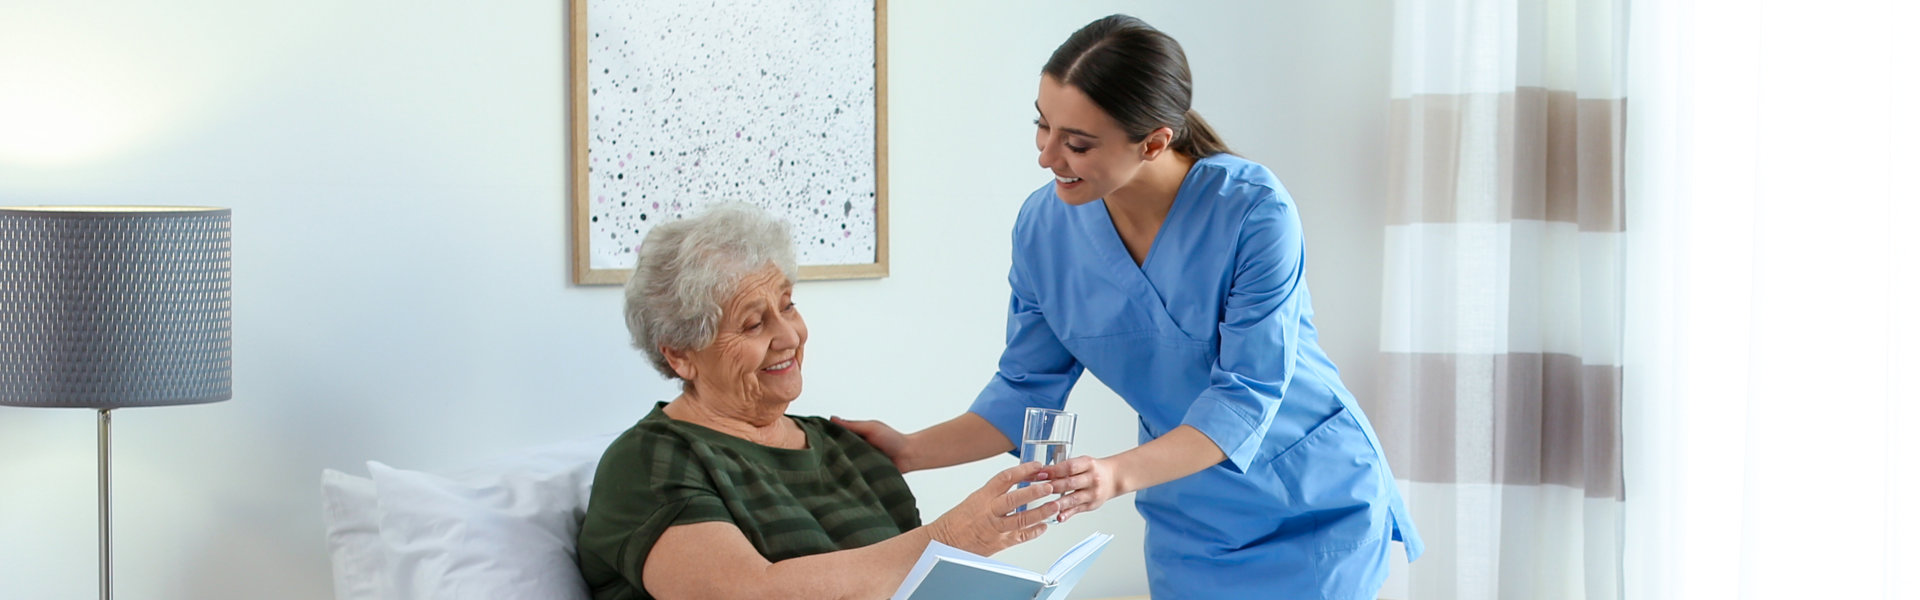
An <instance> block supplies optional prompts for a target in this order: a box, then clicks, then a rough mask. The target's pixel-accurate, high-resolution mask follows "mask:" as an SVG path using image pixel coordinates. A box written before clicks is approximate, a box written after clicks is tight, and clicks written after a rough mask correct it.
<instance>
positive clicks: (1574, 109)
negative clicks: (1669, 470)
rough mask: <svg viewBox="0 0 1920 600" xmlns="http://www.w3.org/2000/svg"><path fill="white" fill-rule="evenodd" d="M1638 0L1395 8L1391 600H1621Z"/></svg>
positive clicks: (1386, 378)
mask: <svg viewBox="0 0 1920 600" xmlns="http://www.w3.org/2000/svg"><path fill="white" fill-rule="evenodd" d="M1626 25H1627V23H1626V6H1625V0H1400V1H1399V2H1397V3H1396V4H1395V23H1394V40H1393V99H1392V103H1391V108H1390V110H1391V122H1390V135H1391V136H1392V138H1391V142H1390V144H1389V148H1390V152H1391V155H1390V164H1389V171H1388V173H1387V175H1388V177H1389V178H1390V186H1389V187H1390V190H1391V191H1390V194H1391V195H1390V197H1389V198H1388V210H1387V213H1388V218H1387V225H1386V242H1385V244H1386V248H1385V256H1386V265H1385V269H1384V282H1383V293H1384V297H1383V301H1382V306H1383V308H1382V314H1381V340H1380V345H1381V350H1382V360H1383V362H1382V365H1381V369H1380V372H1381V374H1382V375H1381V376H1382V381H1381V384H1382V385H1381V386H1380V388H1379V389H1380V391H1381V394H1380V397H1377V398H1368V399H1363V402H1364V403H1365V404H1366V406H1365V409H1366V410H1367V413H1368V414H1369V415H1370V416H1372V417H1373V419H1374V422H1375V425H1376V428H1377V430H1378V431H1379V433H1380V438H1381V444H1382V446H1383V447H1384V449H1385V450H1386V452H1387V455H1388V459H1389V461H1390V463H1391V464H1392V465H1393V468H1394V469H1395V475H1396V477H1398V478H1400V482H1399V483H1400V486H1401V489H1402V490H1403V492H1404V493H1405V494H1406V497H1407V503H1408V505H1409V506H1410V509H1411V512H1412V514H1413V517H1414V520H1415V522H1416V523H1417V525H1418V527H1419V529H1420V532H1421V534H1422V535H1423V536H1425V539H1426V542H1427V554H1426V556H1425V557H1423V558H1421V559H1420V560H1419V561H1418V562H1416V563H1414V564H1413V565H1411V567H1410V568H1407V569H1403V570H1401V571H1400V572H1397V573H1396V574H1395V576H1394V578H1393V579H1390V580H1389V585H1388V587H1387V588H1386V589H1384V590H1383V591H1382V596H1383V597H1389V598H1406V599H1408V600H1452V599H1489V600H1491V599H1504V598H1512V599H1526V600H1539V599H1557V598H1573V599H1581V598H1606V599H1612V598H1618V597H1619V596H1620V553H1621V536H1622V532H1621V519H1622V510H1623V509H1622V503H1623V500H1624V499H1625V498H1628V497H1629V496H1627V493H1626V492H1627V490H1625V489H1623V486H1622V477H1621V432H1620V425H1619V423H1620V420H1619V419H1620V400H1621V381H1622V367H1621V364H1622V361H1621V341H1622V338H1623V331H1622V327H1623V326H1622V321H1621V312H1622V310H1623V307H1624V297H1623V284H1622V281H1623V279H1622V271H1621V269H1622V263H1623V256H1624V254H1623V248H1622V236H1623V235H1624V231H1625V224H1626V219H1625V213H1624V211H1623V204H1622V200H1621V196H1622V164H1623V160H1622V149H1623V144H1622V135H1623V131H1624V123H1623V119H1624V113H1625V100H1624V98H1623V90H1624V87H1625V85H1624V82H1625V74H1624V67H1625V61H1624V52H1625V49H1626V46H1625V43H1626Z"/></svg>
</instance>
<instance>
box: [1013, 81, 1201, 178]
mask: <svg viewBox="0 0 1920 600" xmlns="http://www.w3.org/2000/svg"><path fill="white" fill-rule="evenodd" d="M1033 106H1034V109H1036V110H1038V111H1039V112H1040V116H1039V118H1038V119H1035V120H1034V126H1035V127H1034V134H1033V136H1034V137H1033V141H1034V146H1036V147H1037V148H1038V149H1039V150H1040V167H1041V168H1044V169H1047V170H1049V171H1052V172H1053V177H1054V179H1053V190H1054V192H1055V193H1056V194H1058V195H1059V196H1060V200H1061V201H1064V202H1066V203H1067V204H1070V205H1074V206H1079V205H1082V204H1086V203H1088V202H1092V201H1094V200H1098V199H1101V198H1106V197H1109V196H1111V195H1113V193H1114V192H1115V191H1120V190H1125V189H1126V188H1127V186H1128V185H1131V184H1133V183H1134V181H1135V179H1136V178H1137V176H1138V175H1139V174H1140V169H1141V166H1142V165H1145V164H1146V163H1147V161H1149V160H1152V159H1153V158H1154V157H1156V156H1158V155H1159V154H1160V153H1162V152H1164V151H1165V150H1166V147H1167V144H1168V143H1170V142H1171V141H1172V138H1173V131H1172V130H1171V129H1169V128H1166V127H1162V128H1159V129H1155V130H1153V131H1152V132H1150V133H1148V134H1147V136H1146V137H1145V138H1144V139H1142V140H1139V141H1133V140H1130V139H1128V137H1129V136H1128V135H1127V133H1126V131H1124V130H1122V129H1121V128H1120V124H1119V123H1118V122H1116V121H1114V120H1113V117H1112V116H1110V115H1108V114H1107V113H1106V111H1103V110H1100V107H1099V105H1096V104H1094V103H1093V100H1092V99H1090V98H1088V97H1087V94H1086V93H1085V92H1082V91H1080V88H1077V87H1074V86H1071V85H1067V84H1063V83H1060V81H1059V80H1056V79H1054V78H1053V76H1051V75H1041V76H1040V96H1039V99H1037V100H1035V101H1034V103H1033Z"/></svg>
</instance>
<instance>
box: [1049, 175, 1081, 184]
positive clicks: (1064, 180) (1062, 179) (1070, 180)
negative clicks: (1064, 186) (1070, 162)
mask: <svg viewBox="0 0 1920 600" xmlns="http://www.w3.org/2000/svg"><path fill="white" fill-rule="evenodd" d="M1053 180H1054V181H1058V182H1060V183H1074V182H1077V181H1080V178H1079V177H1061V176H1059V175H1055V176H1053Z"/></svg>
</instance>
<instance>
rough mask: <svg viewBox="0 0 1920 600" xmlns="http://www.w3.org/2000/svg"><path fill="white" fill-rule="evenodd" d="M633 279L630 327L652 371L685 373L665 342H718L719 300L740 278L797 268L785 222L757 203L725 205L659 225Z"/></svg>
mask: <svg viewBox="0 0 1920 600" xmlns="http://www.w3.org/2000/svg"><path fill="white" fill-rule="evenodd" d="M638 254H639V257H638V258H637V259H636V260H635V261H634V266H633V275H632V276H630V277H628V278H627V303H626V313H627V332H628V333H630V334H632V336H633V346H634V347H635V348H639V349H640V350H641V351H643V352H646V353H647V360H649V361H652V362H653V368H654V370H657V371H659V372H660V374H661V375H664V376H666V377H667V378H668V379H679V378H680V375H679V374H678V373H675V372H673V367H672V366H671V365H669V364H667V356H666V354H664V353H662V352H661V351H660V348H661V347H663V346H664V347H667V348H672V349H675V350H689V351H691V350H699V349H701V348H705V347H707V345H708V344H712V343H713V336H714V334H715V332H716V331H718V328H719V323H720V305H721V303H723V302H726V301H727V300H728V299H730V298H732V297H733V295H734V294H735V293H737V292H738V291H739V289H738V288H739V283H740V279H741V277H742V276H745V275H748V274H750V273H753V272H755V271H759V270H761V269H764V268H766V267H767V266H768V265H772V266H775V267H778V268H779V269H780V272H781V273H784V274H786V276H787V281H789V282H792V281H794V280H795V279H796V278H797V277H798V274H799V267H798V266H796V265H795V262H794V253H793V238H792V237H790V236H789V235H788V234H787V225H786V224H785V223H782V222H781V221H780V220H779V219H776V218H774V217H773V215H770V214H767V212H766V211H764V210H761V209H760V208H758V207H755V206H751V205H747V204H740V203H726V204H720V205H716V206H714V207H712V208H710V209H708V210H707V211H706V212H703V213H701V214H700V215H699V216H696V217H691V218H686V219H681V220H678V221H669V222H666V223H661V224H660V225H657V226H655V227H654V228H653V230H652V231H648V232H647V237H646V239H644V240H641V242H640V249H639V251H638Z"/></svg>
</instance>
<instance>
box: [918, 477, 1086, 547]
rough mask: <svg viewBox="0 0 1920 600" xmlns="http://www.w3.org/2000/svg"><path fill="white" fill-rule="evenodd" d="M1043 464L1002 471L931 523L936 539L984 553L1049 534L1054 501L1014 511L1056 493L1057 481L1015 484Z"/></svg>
mask: <svg viewBox="0 0 1920 600" xmlns="http://www.w3.org/2000/svg"><path fill="white" fill-rule="evenodd" d="M1039 471H1040V465H1039V463H1026V464H1021V465H1016V466H1014V467H1013V468H1010V469H1007V470H1005V471H1001V472H1000V473H999V474H997V475H994V476H993V479H990V480H988V481H987V484H986V485H984V486H981V487H980V489H979V490H976V491H974V492H973V493H972V494H970V495H968V496H967V499H965V500H962V501H960V505H959V506H955V507H953V510H949V511H947V514H944V515H940V518H938V519H935V520H934V521H933V523H932V524H930V525H928V526H927V528H928V530H929V532H931V533H932V534H933V539H935V540H939V541H940V543H942V544H946V545H948V546H953V547H955V548H959V549H961V550H966V551H968V552H972V553H974V554H979V555H982V556H992V555H993V553H995V552H999V551H1001V550H1005V549H1007V548H1010V547H1012V546H1014V545H1016V544H1020V543H1022V542H1027V541H1030V540H1032V539H1034V538H1037V537H1040V534H1042V533H1046V531H1047V526H1046V524H1045V521H1046V520H1047V518H1048V517H1051V516H1053V514H1054V511H1055V508H1054V504H1055V503H1053V502H1048V503H1046V504H1044V505H1041V506H1040V507H1039V508H1035V509H1030V510H1026V511H1022V512H1014V510H1015V509H1017V508H1019V507H1020V506H1022V505H1024V504H1026V503H1028V502H1033V501H1035V500H1039V499H1041V498H1045V497H1047V495H1048V494H1052V493H1053V489H1054V486H1053V484H1050V483H1047V482H1044V481H1043V482H1039V483H1034V484H1032V485H1028V486H1026V487H1023V488H1016V489H1012V490H1009V489H1008V488H1012V487H1013V485H1014V484H1016V483H1020V482H1022V481H1027V480H1029V479H1032V478H1033V475H1034V474H1035V473H1038V472H1039Z"/></svg>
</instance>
